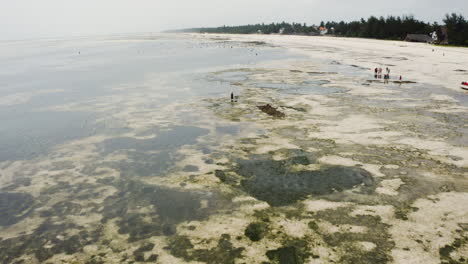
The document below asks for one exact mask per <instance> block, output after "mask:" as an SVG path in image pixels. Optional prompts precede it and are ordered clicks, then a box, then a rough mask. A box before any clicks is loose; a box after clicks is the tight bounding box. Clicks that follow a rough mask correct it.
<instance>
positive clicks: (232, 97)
mask: <svg viewBox="0 0 468 264" xmlns="http://www.w3.org/2000/svg"><path fill="white" fill-rule="evenodd" d="M232 102H234V92H231V103H232Z"/></svg>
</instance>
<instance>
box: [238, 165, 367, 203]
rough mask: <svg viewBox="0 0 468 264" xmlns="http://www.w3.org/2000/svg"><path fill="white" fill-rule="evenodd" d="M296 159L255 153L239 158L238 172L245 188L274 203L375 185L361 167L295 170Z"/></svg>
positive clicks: (253, 194) (254, 194)
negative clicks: (261, 155) (361, 185)
mask: <svg viewBox="0 0 468 264" xmlns="http://www.w3.org/2000/svg"><path fill="white" fill-rule="evenodd" d="M257 158H258V157H257ZM294 162H295V163H293V162H292V160H291V159H290V160H283V161H276V160H272V159H262V158H260V159H256V157H254V156H253V157H251V159H249V160H239V161H238V166H237V167H236V168H235V172H236V173H237V174H238V175H240V176H242V177H243V178H244V179H243V180H242V181H241V188H242V189H244V190H245V191H246V192H247V193H249V194H250V195H252V196H254V197H255V198H257V199H259V200H262V201H265V202H267V203H269V204H270V205H272V206H284V205H288V204H291V203H294V202H296V201H298V200H302V199H305V198H306V197H307V196H308V195H325V194H330V193H333V192H335V191H343V190H345V189H351V188H353V187H355V186H357V185H360V184H365V185H367V186H371V185H372V184H373V178H372V175H371V174H370V173H369V172H367V171H365V170H363V169H361V168H357V167H343V166H329V167H325V168H323V169H321V170H317V171H309V170H303V171H296V170H292V169H290V167H289V166H291V165H294V164H297V161H294ZM299 163H302V164H304V163H305V161H301V160H300V162H299Z"/></svg>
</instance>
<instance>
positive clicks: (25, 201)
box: [0, 193, 33, 226]
mask: <svg viewBox="0 0 468 264" xmlns="http://www.w3.org/2000/svg"><path fill="white" fill-rule="evenodd" d="M32 205H33V197H32V196H31V195H30V194H26V193H0V226H9V225H13V224H16V223H17V222H19V221H21V220H22V219H24V218H25V217H27V216H28V214H29V213H30V212H31V208H32Z"/></svg>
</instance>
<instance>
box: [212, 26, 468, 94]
mask: <svg viewBox="0 0 468 264" xmlns="http://www.w3.org/2000/svg"><path fill="white" fill-rule="evenodd" d="M218 36H219V37H226V38H230V39H232V40H239V41H264V42H267V43H270V44H273V45H279V46H281V47H286V48H288V49H293V50H296V51H298V52H301V53H304V54H306V55H309V56H312V57H314V58H320V57H323V58H327V59H333V60H337V61H341V62H343V63H346V64H350V65H357V66H360V67H364V68H369V69H374V68H375V67H383V68H386V67H390V68H391V69H393V70H394V71H392V74H393V75H394V76H400V75H402V76H403V79H404V80H417V81H419V82H423V83H430V84H436V85H442V86H444V87H446V88H448V89H454V90H459V88H460V83H461V82H462V81H467V79H468V66H467V64H468V49H467V48H457V47H443V46H435V45H430V44H425V43H414V42H403V41H383V40H373V39H359V38H342V37H309V36H283V35H231V34H229V35H222V34H220V35H218Z"/></svg>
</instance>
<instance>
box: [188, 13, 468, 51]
mask: <svg viewBox="0 0 468 264" xmlns="http://www.w3.org/2000/svg"><path fill="white" fill-rule="evenodd" d="M443 22H444V24H443V25H439V24H438V23H437V22H434V23H427V22H424V21H420V20H418V19H416V18H414V17H413V16H402V17H399V16H398V17H396V16H389V17H387V18H384V17H379V18H378V17H375V16H371V17H369V18H368V19H367V20H366V19H360V20H358V21H351V22H345V21H340V22H335V21H328V22H321V23H320V25H319V26H316V25H310V26H308V25H307V24H305V23H286V22H282V23H271V24H263V23H262V24H255V25H243V26H222V27H215V28H192V29H185V30H181V31H182V32H199V33H230V34H254V33H263V34H297V35H316V34H319V28H320V27H325V28H327V29H328V32H327V34H330V35H335V36H344V37H360V38H376V39H388V40H403V39H405V37H406V35H407V34H426V35H429V34H430V33H432V32H434V31H435V32H437V35H438V37H439V40H443V39H444V38H445V34H447V35H448V44H451V45H462V46H468V20H466V19H465V18H464V17H463V16H462V15H461V14H460V15H458V14H455V13H453V14H447V15H446V16H445V18H444V19H443ZM179 32H180V31H179Z"/></svg>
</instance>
